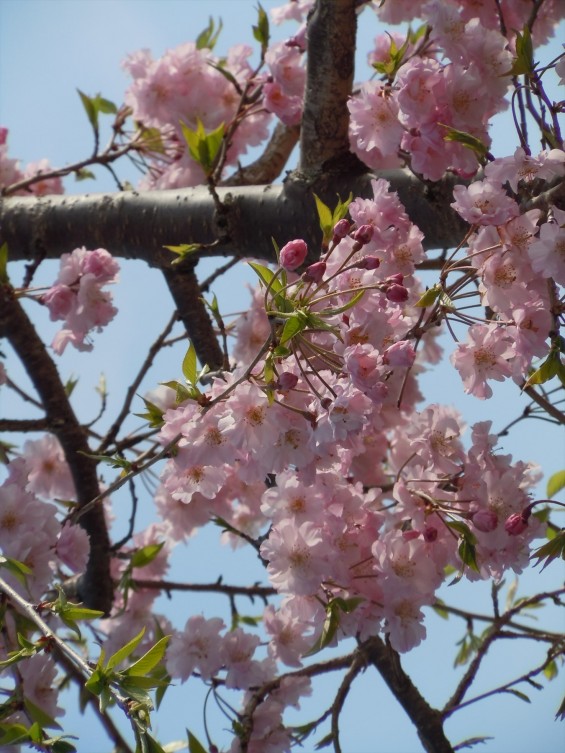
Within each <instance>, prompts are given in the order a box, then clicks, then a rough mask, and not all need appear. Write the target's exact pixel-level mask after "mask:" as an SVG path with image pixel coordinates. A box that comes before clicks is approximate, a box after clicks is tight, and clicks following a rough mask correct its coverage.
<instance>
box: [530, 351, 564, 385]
mask: <svg viewBox="0 0 565 753" xmlns="http://www.w3.org/2000/svg"><path fill="white" fill-rule="evenodd" d="M554 376H557V377H559V379H560V380H561V382H562V383H563V384H565V366H563V364H562V362H561V356H560V355H559V349H558V348H557V347H552V348H551V350H550V351H549V355H548V356H547V358H546V359H545V361H544V362H543V363H542V364H541V366H540V367H539V368H538V369H536V370H535V371H534V373H533V374H530V376H529V377H528V379H527V380H526V383H525V384H524V389H525V388H526V387H531V386H532V385H533V384H544V383H545V382H549V380H550V379H553V377H554Z"/></svg>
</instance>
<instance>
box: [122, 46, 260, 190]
mask: <svg viewBox="0 0 565 753" xmlns="http://www.w3.org/2000/svg"><path fill="white" fill-rule="evenodd" d="M250 55H251V48H250V47H248V46H246V45H237V46H236V47H233V48H232V49H231V50H230V51H229V53H228V55H227V58H226V59H225V60H220V59H219V58H216V57H214V56H213V55H212V54H211V51H210V50H209V49H206V48H204V49H199V48H198V47H197V46H196V45H195V44H193V43H186V44H183V45H180V46H179V47H176V48H174V49H171V50H168V51H167V52H166V53H165V54H164V55H163V57H161V58H159V59H157V60H154V59H153V57H152V56H151V53H150V52H149V50H141V51H139V52H136V53H134V54H132V55H130V56H129V57H128V58H127V59H126V60H125V62H124V64H123V66H124V68H125V70H126V71H127V72H128V73H129V74H130V76H131V77H132V78H133V83H132V85H131V86H130V87H129V89H128V90H127V92H126V96H125V101H126V104H128V105H129V107H131V108H132V113H133V117H134V118H135V120H136V121H138V122H139V123H141V124H143V126H144V127H145V128H156V129H158V130H159V133H160V134H161V138H162V144H161V142H159V144H160V146H159V148H158V149H156V150H155V152H153V153H152V154H151V162H150V168H149V172H148V174H147V177H146V178H145V179H144V181H143V184H142V188H177V187H180V186H194V185H198V184H199V183H202V182H203V181H204V180H205V175H204V172H203V170H202V168H201V166H200V165H199V164H198V163H197V162H196V161H195V160H194V159H193V158H192V157H191V156H190V154H189V151H188V149H187V148H186V143H185V140H184V136H183V131H182V127H183V125H184V126H188V127H189V128H192V129H195V128H196V126H197V124H198V122H200V123H202V125H203V127H204V128H205V129H206V130H207V131H211V130H214V129H216V128H218V127H219V126H220V125H221V124H222V123H223V124H224V125H225V127H226V128H228V127H229V128H230V132H231V133H232V135H231V137H230V143H229V149H228V151H227V155H226V159H227V164H234V163H235V162H236V161H237V159H238V157H240V156H241V155H242V154H244V153H245V152H246V150H247V148H248V147H249V146H257V145H258V144H260V143H261V142H262V141H264V140H265V138H266V137H267V134H268V130H267V127H268V123H269V119H270V118H269V115H268V114H267V113H266V112H265V111H264V110H262V108H260V107H256V106H255V105H254V104H253V102H254V99H255V98H256V89H257V87H258V86H259V84H260V81H259V80H257V81H255V80H254V73H253V70H252V68H251V67H250V65H249V63H248V58H249V56H250ZM221 71H225V72H226V75H224V74H223V73H222V72H221ZM230 79H231V80H230ZM234 82H235V83H234ZM243 90H248V97H247V99H246V98H243V100H242V95H241V91H243ZM236 125H237V127H234V126H236ZM162 147H164V149H163V148H162Z"/></svg>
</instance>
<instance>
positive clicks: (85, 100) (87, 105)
mask: <svg viewBox="0 0 565 753" xmlns="http://www.w3.org/2000/svg"><path fill="white" fill-rule="evenodd" d="M77 92H78V94H79V97H80V101H81V102H82V106H83V107H84V111H85V112H86V117H87V118H88V122H89V123H90V125H91V126H92V128H93V130H94V132H95V133H96V134H98V110H97V109H96V106H95V104H94V100H93V99H92V97H89V96H88V95H87V94H85V93H84V92H81V90H80V89H77Z"/></svg>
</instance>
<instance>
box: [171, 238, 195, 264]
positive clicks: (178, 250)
mask: <svg viewBox="0 0 565 753" xmlns="http://www.w3.org/2000/svg"><path fill="white" fill-rule="evenodd" d="M163 248H166V249H167V251H172V252H173V254H177V255H178V257H179V258H178V259H174V261H173V264H180V262H181V261H182V260H183V259H185V258H186V257H187V256H189V255H190V254H194V253H196V252H197V251H201V250H202V248H203V245H202V243H181V244H180V246H163Z"/></svg>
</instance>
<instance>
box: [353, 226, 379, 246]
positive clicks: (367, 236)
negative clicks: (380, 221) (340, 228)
mask: <svg viewBox="0 0 565 753" xmlns="http://www.w3.org/2000/svg"><path fill="white" fill-rule="evenodd" d="M374 233H375V228H374V227H373V226H372V225H361V227H358V228H357V230H356V231H355V232H354V233H353V239H354V240H356V241H357V243H361V245H363V246H364V245H365V244H366V243H369V241H370V240H371V238H372V237H373V235H374Z"/></svg>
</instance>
